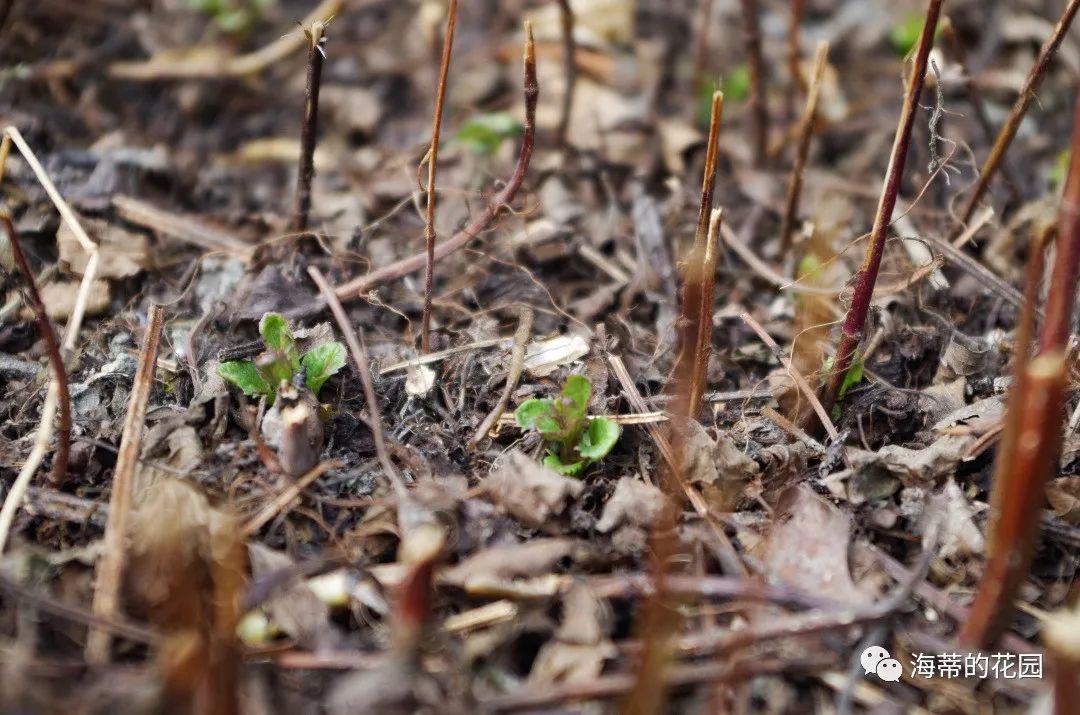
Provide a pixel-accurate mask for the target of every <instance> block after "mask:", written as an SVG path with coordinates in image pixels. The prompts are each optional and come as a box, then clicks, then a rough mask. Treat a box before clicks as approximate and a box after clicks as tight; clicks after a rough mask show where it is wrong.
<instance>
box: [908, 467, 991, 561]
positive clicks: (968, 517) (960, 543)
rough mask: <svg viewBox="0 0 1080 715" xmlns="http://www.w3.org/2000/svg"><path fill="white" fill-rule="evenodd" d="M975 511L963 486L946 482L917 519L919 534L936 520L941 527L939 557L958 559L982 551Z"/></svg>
mask: <svg viewBox="0 0 1080 715" xmlns="http://www.w3.org/2000/svg"><path fill="white" fill-rule="evenodd" d="M973 515H974V510H973V509H972V508H971V502H969V501H968V499H967V497H965V496H964V492H963V491H961V489H960V486H959V485H958V484H957V483H956V482H955V481H953V480H952V479H947V480H946V481H945V486H944V487H942V489H941V491H940V492H938V493H937V494H935V495H933V496H932V497H930V499H928V500H927V502H926V508H925V509H924V510H923V514H922V517H921V518H920V519H919V520H918V524H919V531H920V533H926V532H927V530H928V529H929V528H930V525H931V524H933V523H934V522H935V521H937V522H940V524H941V526H940V527H939V528H940V532H939V536H938V556H939V557H940V558H943V559H958V558H964V557H968V556H976V555H978V554H981V553H983V549H984V548H985V543H984V540H983V535H982V532H980V531H979V527H977V526H975V520H974V518H973Z"/></svg>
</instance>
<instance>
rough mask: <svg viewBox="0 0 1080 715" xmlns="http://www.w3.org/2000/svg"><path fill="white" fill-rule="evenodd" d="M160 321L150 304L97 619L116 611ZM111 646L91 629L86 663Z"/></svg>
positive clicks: (101, 658) (97, 590)
mask: <svg viewBox="0 0 1080 715" xmlns="http://www.w3.org/2000/svg"><path fill="white" fill-rule="evenodd" d="M164 318H165V309H164V308H162V307H161V306H158V305H155V306H151V308H150V313H149V315H148V316H147V324H146V332H145V334H144V335H143V341H142V348H141V349H140V350H139V367H138V369H137V370H136V372H135V381H134V383H133V384H132V388H131V395H130V397H129V398H128V410H127V416H126V417H125V418H124V430H123V432H122V433H121V435H120V451H119V454H118V455H117V458H116V470H115V472H114V473H113V481H112V494H111V496H110V498H109V521H108V523H107V525H106V527H105V544H104V548H103V550H102V553H101V556H100V557H99V559H98V563H97V569H96V571H95V584H94V605H93V608H94V615H95V616H99V617H101V618H112V617H113V616H115V615H116V612H117V610H118V604H119V598H120V581H121V578H122V576H123V571H124V560H125V553H126V550H125V544H124V541H125V539H126V538H127V529H128V521H129V517H130V511H131V496H132V491H133V489H134V481H135V467H136V466H137V464H138V461H139V454H140V447H141V445H142V432H143V422H144V420H145V417H146V403H147V400H149V398H150V389H151V388H152V387H153V385H154V369H155V367H156V363H157V353H158V345H159V343H160V340H161V326H162V324H163V323H164ZM111 642H112V637H111V635H110V634H109V633H108V632H107V631H102V630H98V629H94V630H91V631H90V634H89V636H88V637H87V641H86V659H87V661H88V662H90V663H95V664H99V665H100V664H104V663H107V662H108V660H109V647H110V644H111Z"/></svg>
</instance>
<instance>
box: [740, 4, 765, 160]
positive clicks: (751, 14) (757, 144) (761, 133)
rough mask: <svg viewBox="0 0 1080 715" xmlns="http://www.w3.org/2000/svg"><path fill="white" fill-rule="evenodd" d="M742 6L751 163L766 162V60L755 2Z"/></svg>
mask: <svg viewBox="0 0 1080 715" xmlns="http://www.w3.org/2000/svg"><path fill="white" fill-rule="evenodd" d="M739 1H740V5H741V6H742V16H743V25H744V35H743V37H744V41H745V43H746V63H747V66H748V68H749V70H750V112H751V113H752V115H753V118H754V119H753V122H754V162H755V163H756V164H757V165H758V166H761V165H762V164H764V163H765V159H766V158H767V155H768V149H769V107H768V103H767V100H766V98H765V58H764V56H763V55H762V52H761V19H760V17H759V10H758V2H757V0H739Z"/></svg>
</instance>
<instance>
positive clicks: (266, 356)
mask: <svg viewBox="0 0 1080 715" xmlns="http://www.w3.org/2000/svg"><path fill="white" fill-rule="evenodd" d="M255 368H256V369H257V370H258V371H259V374H260V375H262V376H263V379H264V380H266V382H267V383H268V384H269V385H270V387H271V389H272V390H273V391H276V390H277V388H278V385H280V384H281V383H282V382H292V378H293V374H294V373H295V372H296V370H294V369H293V367H292V365H291V364H290V361H289V359H288V358H287V357H286V356H285V353H283V352H281V351H280V350H277V351H273V352H270V351H267V352H264V353H261V354H260V355H259V356H258V357H257V358H255Z"/></svg>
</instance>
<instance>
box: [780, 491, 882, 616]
mask: <svg viewBox="0 0 1080 715" xmlns="http://www.w3.org/2000/svg"><path fill="white" fill-rule="evenodd" d="M775 514H776V518H775V521H774V522H773V525H772V527H771V528H770V530H769V533H768V537H767V538H766V540H765V542H764V554H763V555H762V560H763V561H764V563H765V565H766V567H767V568H768V571H769V573H770V574H771V575H772V576H773V577H775V578H777V579H779V580H781V581H783V582H785V583H788V584H791V585H792V586H797V587H799V588H801V589H803V590H805V591H807V592H809V593H815V594H819V595H822V596H825V597H828V598H832V599H834V600H836V601H839V602H841V603H848V604H853V605H857V604H865V603H867V602H869V600H870V599H869V597H868V596H867V595H866V594H865V593H863V592H862V591H861V590H860V589H859V587H858V586H856V585H855V582H854V581H852V579H851V572H850V571H849V569H848V544H849V541H850V539H851V532H852V527H851V522H850V519H849V518H848V516H847V515H846V514H845V513H844V512H842V511H840V510H839V509H837V508H836V507H835V506H833V505H832V504H831V503H830V502H827V501H825V500H824V499H822V498H821V497H819V496H817V495H816V494H814V492H813V490H812V489H811V488H810V487H809V486H806V485H805V484H800V485H797V486H794V487H791V488H789V489H787V490H785V491H784V492H783V493H782V494H781V495H780V499H779V501H778V502H777V504H776V510H775Z"/></svg>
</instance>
